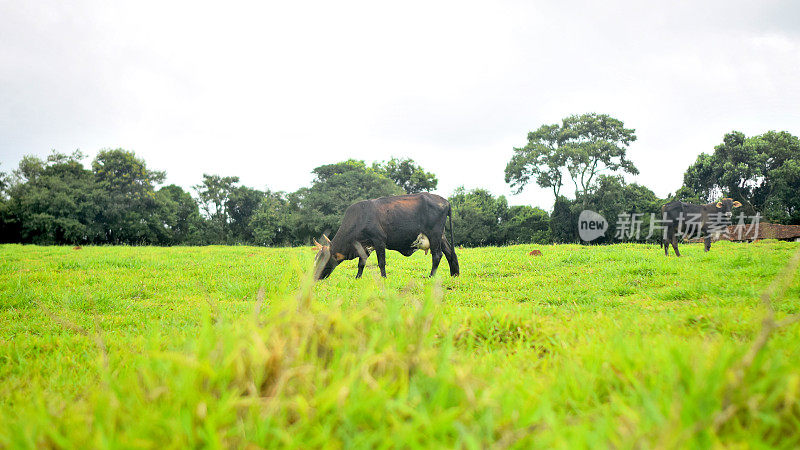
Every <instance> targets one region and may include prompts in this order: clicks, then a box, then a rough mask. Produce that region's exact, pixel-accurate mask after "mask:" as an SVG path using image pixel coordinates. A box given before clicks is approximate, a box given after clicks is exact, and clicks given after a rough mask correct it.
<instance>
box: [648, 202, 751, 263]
mask: <svg viewBox="0 0 800 450" xmlns="http://www.w3.org/2000/svg"><path fill="white" fill-rule="evenodd" d="M740 206H742V204H741V203H739V202H738V201H733V199H730V198H723V199H722V200H720V201H718V202H716V203H709V204H707V205H695V204H692V203H684V202H678V201H674V202H669V203H667V204H666V205H664V206H662V207H661V216H662V217H663V218H664V225H665V226H666V237H665V238H664V242H663V244H664V255H666V256H669V244H670V242H672V248H673V249H675V255H677V256H681V253H680V252H679V251H678V237H677V236H676V232H681V233H684V234H687V235H688V234H696V235H697V236H701V235H702V236H705V250H706V251H709V250H710V249H711V234H712V232H713V231H725V230H726V228H725V227H726V226H727V225H728V224H730V222H731V217H732V216H733V212H732V211H731V210H732V209H733V208H738V207H740Z"/></svg>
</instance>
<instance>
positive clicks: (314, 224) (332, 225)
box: [291, 159, 403, 242]
mask: <svg viewBox="0 0 800 450" xmlns="http://www.w3.org/2000/svg"><path fill="white" fill-rule="evenodd" d="M312 173H313V174H314V180H313V182H312V184H311V186H310V187H308V188H301V189H300V190H298V191H297V192H296V193H295V195H294V196H293V197H292V199H291V203H292V204H293V206H292V209H293V218H292V228H293V231H294V233H295V241H298V242H309V241H310V240H311V238H312V237H316V236H319V235H320V234H322V233H323V232H328V233H331V235H329V237H331V238H332V237H333V236H332V234H333V233H335V231H336V230H337V229H338V228H339V224H340V222H341V220H342V216H343V214H344V211H345V210H346V209H347V207H348V206H350V205H351V204H353V203H355V202H357V201H359V200H367V199H371V198H377V197H383V196H387V195H399V194H402V193H403V189H402V188H400V187H399V186H398V185H397V184H395V183H394V181H392V180H390V179H389V178H388V177H387V176H386V175H385V174H383V173H382V172H381V171H380V170H377V169H376V168H375V167H368V166H367V165H366V164H365V163H364V161H359V160H354V159H350V160H347V161H343V162H338V163H334V164H325V165H323V166H319V167H317V168H315V169H314V170H313V171H312Z"/></svg>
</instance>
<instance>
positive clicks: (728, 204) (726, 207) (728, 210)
mask: <svg viewBox="0 0 800 450" xmlns="http://www.w3.org/2000/svg"><path fill="white" fill-rule="evenodd" d="M716 206H717V212H720V213H722V214H724V215H725V218H726V219H730V218H731V217H732V216H733V211H732V210H733V208H738V207H740V206H742V204H741V203H739V202H738V201H733V199H732V198H723V199H722V200H720V201H718V202H717V205H716Z"/></svg>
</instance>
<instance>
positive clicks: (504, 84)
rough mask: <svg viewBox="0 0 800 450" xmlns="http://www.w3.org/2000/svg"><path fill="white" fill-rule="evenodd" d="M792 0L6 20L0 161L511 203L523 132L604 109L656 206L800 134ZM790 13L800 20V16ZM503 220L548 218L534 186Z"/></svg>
mask: <svg viewBox="0 0 800 450" xmlns="http://www.w3.org/2000/svg"><path fill="white" fill-rule="evenodd" d="M796 10H797V7H795V6H793V5H792V4H791V3H789V2H766V3H758V4H755V3H749V2H721V1H719V2H716V1H715V2H704V3H697V2H677V3H675V2H672V3H670V4H661V5H653V4H651V3H650V2H624V1H617V2H603V3H595V2H561V3H550V2H539V3H530V2H514V1H508V2H492V3H489V2H486V3H478V2H405V3H402V4H382V3H376V2H270V3H261V2H258V3H252V4H248V3H238V2H237V3H233V4H225V5H222V4H206V3H198V2H166V3H164V2H135V3H125V4H115V3H108V2H99V1H96V2H92V1H83V2H77V3H76V4H72V3H70V4H63V3H60V2H52V3H45V2H34V3H31V2H19V3H13V4H12V3H11V2H8V3H0V161H1V162H2V166H0V167H2V168H4V169H8V168H9V167H13V166H15V165H16V163H17V161H18V160H19V159H20V158H21V156H22V155H24V154H30V153H34V154H38V155H44V154H46V153H47V152H48V151H49V150H50V149H51V148H56V149H58V150H60V151H71V150H72V149H74V148H81V149H82V150H84V151H85V152H87V153H90V154H93V153H94V152H96V151H97V150H99V149H100V148H103V147H123V148H127V149H132V150H135V151H136V152H137V153H138V154H139V155H141V156H142V157H144V158H145V159H146V160H147V162H148V163H149V165H151V166H152V167H153V168H157V169H165V170H167V173H168V181H169V182H176V183H178V184H181V185H183V186H184V187H189V186H191V185H192V184H195V183H197V182H199V181H200V179H201V175H202V173H203V172H212V173H220V174H223V175H234V174H235V175H240V176H241V177H242V181H243V182H244V183H245V184H248V185H251V186H255V187H265V186H268V187H270V188H272V189H282V190H294V189H297V188H298V187H300V186H303V185H306V184H307V183H308V182H309V181H310V178H311V176H310V173H309V172H310V171H311V169H313V168H314V167H315V166H317V165H319V164H323V163H329V162H334V161H339V160H343V159H346V158H350V157H354V158H360V159H367V160H370V161H371V160H384V159H388V158H389V157H391V156H409V157H412V158H414V159H415V160H417V162H418V163H420V164H422V165H423V166H424V167H426V168H427V169H428V170H432V171H434V172H435V173H436V174H437V175H438V176H439V179H440V191H441V192H442V193H444V194H448V193H450V192H451V191H452V190H453V189H454V188H455V187H456V186H458V185H461V184H464V185H466V186H467V187H479V186H480V187H487V188H489V189H490V190H492V191H493V192H495V193H497V194H501V193H502V194H506V195H510V189H509V188H508V187H507V186H506V185H505V183H504V182H503V169H504V167H505V164H506V163H507V161H508V159H509V158H510V156H511V154H512V148H513V147H514V146H521V145H524V143H525V136H526V134H527V132H528V131H529V130H531V129H534V128H537V127H538V126H539V125H541V124H543V123H555V122H558V121H560V119H561V118H563V117H565V116H567V115H570V114H576V113H583V112H589V111H594V112H601V113H608V114H611V115H613V116H615V117H617V118H620V119H622V120H624V121H625V123H626V125H627V126H629V127H633V128H635V129H636V130H637V134H638V136H639V140H638V141H637V142H636V143H634V144H633V145H632V146H631V149H630V156H631V158H632V159H633V160H634V162H635V163H636V164H637V166H638V167H639V168H640V169H641V172H642V173H641V175H640V176H638V177H636V178H635V179H636V180H637V181H639V182H642V183H644V184H645V185H647V186H649V187H651V188H652V189H654V190H655V191H656V193H657V194H659V195H665V194H667V193H668V192H670V191H674V190H675V189H677V188H678V187H679V186H680V183H681V179H682V175H683V171H684V170H685V169H686V167H687V165H688V164H690V163H691V162H692V161H693V160H694V158H695V157H696V155H697V154H698V153H699V152H701V151H711V150H712V149H713V146H714V145H715V144H717V143H719V142H720V141H721V139H722V136H723V134H724V133H725V132H728V131H730V130H732V129H739V130H742V131H744V132H745V133H747V134H756V133H761V132H764V131H766V130H768V129H785V130H788V131H790V132H793V133H795V134H798V133H800V126H799V125H800V113H798V112H797V107H796V105H797V104H799V103H800V88H798V87H797V83H796V81H795V80H796V79H798V78H800V64H798V62H800V61H798V58H799V57H800V54H799V53H798V45H799V43H800V35H798V33H797V29H798V25H797V23H795V22H794V21H792V20H788V19H787V17H790V16H792V14H793V13H794V12H796ZM795 17H796V15H795ZM509 201H510V203H512V204H519V203H533V204H536V205H540V206H543V207H545V208H549V207H550V205H551V203H552V199H551V194H550V193H549V192H548V191H546V190H541V189H538V188H536V187H535V186H532V187H530V188H528V189H526V191H525V192H524V193H523V194H521V195H519V196H509Z"/></svg>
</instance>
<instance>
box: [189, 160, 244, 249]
mask: <svg viewBox="0 0 800 450" xmlns="http://www.w3.org/2000/svg"><path fill="white" fill-rule="evenodd" d="M238 183H239V177H223V176H220V175H214V174H207V173H204V174H203V181H202V182H201V183H200V184H197V185H195V186H192V188H193V189H194V191H195V192H196V193H197V198H198V204H199V205H200V211H201V212H202V214H203V216H204V218H205V221H204V222H203V232H202V235H203V242H205V243H207V244H225V243H227V242H228V224H229V222H230V216H229V215H228V211H227V206H228V200H229V199H230V196H231V193H232V192H233V191H234V190H235V189H236V188H237V186H236V185H237V184H238Z"/></svg>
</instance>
